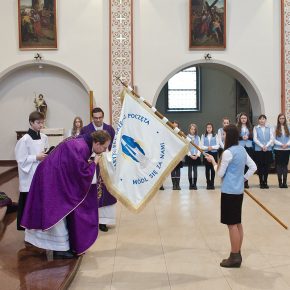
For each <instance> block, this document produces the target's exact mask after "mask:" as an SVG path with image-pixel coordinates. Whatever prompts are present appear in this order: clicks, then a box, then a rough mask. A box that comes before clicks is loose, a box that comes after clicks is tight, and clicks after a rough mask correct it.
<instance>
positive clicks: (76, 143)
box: [21, 130, 111, 259]
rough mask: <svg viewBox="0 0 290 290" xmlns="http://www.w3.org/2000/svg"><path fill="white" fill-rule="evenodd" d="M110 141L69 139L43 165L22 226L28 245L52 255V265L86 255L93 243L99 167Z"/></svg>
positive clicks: (101, 135)
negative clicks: (57, 261)
mask: <svg viewBox="0 0 290 290" xmlns="http://www.w3.org/2000/svg"><path fill="white" fill-rule="evenodd" d="M110 141H111V137H110V135H109V134H108V133H107V132H106V131H103V130H100V131H97V132H94V133H92V134H91V135H83V136H82V137H81V138H71V139H67V140H66V141H64V142H62V143H61V144H59V145H58V146H57V147H56V148H55V149H54V150H53V151H52V152H51V153H50V154H49V155H48V157H47V158H46V159H45V160H44V161H43V162H42V163H40V165H39V166H38V168H37V170H36V172H35V175H34V177H33V180H32V184H31V187H30V190H29V194H28V199H27V203H26V206H25V210H24V213H23V217H22V220H21V226H23V227H24V228H25V229H26V230H25V241H26V242H27V243H30V244H32V245H34V246H36V247H38V248H42V249H46V250H52V251H53V257H54V259H67V258H73V257H74V256H75V255H80V254H82V253H84V252H85V251H86V250H87V249H88V248H89V247H90V246H91V245H92V244H93V243H94V242H95V240H96V238H97V236H98V208H97V207H96V202H97V198H96V195H95V193H96V192H97V191H98V186H101V183H100V182H99V180H100V178H101V177H100V172H99V166H98V161H99V158H100V154H101V153H102V152H105V151H106V150H107V148H108V146H109V144H110ZM92 153H95V157H94V160H93V161H91V158H90V157H91V156H92Z"/></svg>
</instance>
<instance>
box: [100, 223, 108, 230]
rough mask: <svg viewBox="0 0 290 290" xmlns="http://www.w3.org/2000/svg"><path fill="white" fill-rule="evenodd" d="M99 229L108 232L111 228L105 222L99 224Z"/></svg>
mask: <svg viewBox="0 0 290 290" xmlns="http://www.w3.org/2000/svg"><path fill="white" fill-rule="evenodd" d="M99 229H100V231H102V232H107V231H108V230H109V229H108V228H107V225H105V224H99Z"/></svg>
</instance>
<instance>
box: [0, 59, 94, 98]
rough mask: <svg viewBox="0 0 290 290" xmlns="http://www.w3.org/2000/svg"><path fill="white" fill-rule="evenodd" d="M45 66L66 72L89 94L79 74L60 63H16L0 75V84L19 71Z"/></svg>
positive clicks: (88, 89) (86, 85) (87, 87)
mask: <svg viewBox="0 0 290 290" xmlns="http://www.w3.org/2000/svg"><path fill="white" fill-rule="evenodd" d="M46 66H48V67H55V68H58V69H61V70H64V71H66V72H67V73H68V74H70V75H71V76H72V77H74V78H75V79H76V80H78V81H79V83H80V84H81V85H82V86H83V88H84V89H85V90H86V91H87V92H88V93H89V91H90V88H89V85H88V84H87V83H86V82H85V80H84V79H83V78H82V77H81V76H80V75H79V74H77V73H76V72H75V71H73V70H72V69H70V68H69V67H67V66H65V65H63V64H61V63H58V62H54V61H37V62H36V61H22V62H19V63H16V64H14V65H12V66H10V67H8V68H7V69H5V70H4V71H2V72H1V73H0V82H1V81H2V80H4V79H5V78H7V77H8V76H10V75H11V74H13V73H15V72H16V71H18V70H20V69H23V68H29V67H38V68H39V69H42V68H45V67H46Z"/></svg>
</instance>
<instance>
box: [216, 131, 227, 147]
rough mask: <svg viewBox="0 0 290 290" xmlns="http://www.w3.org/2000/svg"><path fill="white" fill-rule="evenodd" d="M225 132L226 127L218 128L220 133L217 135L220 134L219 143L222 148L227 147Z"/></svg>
mask: <svg viewBox="0 0 290 290" xmlns="http://www.w3.org/2000/svg"><path fill="white" fill-rule="evenodd" d="M223 134H224V128H219V129H218V133H217V135H218V143H219V145H220V147H221V148H222V149H224V148H225V144H224V140H223Z"/></svg>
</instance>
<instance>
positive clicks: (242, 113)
mask: <svg viewBox="0 0 290 290" xmlns="http://www.w3.org/2000/svg"><path fill="white" fill-rule="evenodd" d="M242 116H246V117H247V122H246V127H247V128H248V130H249V133H250V136H252V135H253V126H252V124H251V121H250V119H249V117H248V115H247V114H246V113H245V112H241V113H240V114H239V118H238V123H237V127H238V130H239V132H241V129H242V122H241V117H242ZM250 138H251V137H250Z"/></svg>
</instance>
